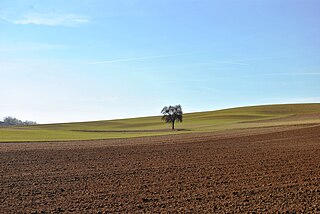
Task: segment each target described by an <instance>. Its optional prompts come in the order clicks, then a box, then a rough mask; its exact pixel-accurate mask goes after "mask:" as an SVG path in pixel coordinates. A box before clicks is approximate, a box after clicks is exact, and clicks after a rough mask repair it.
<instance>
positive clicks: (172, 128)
mask: <svg viewBox="0 0 320 214" xmlns="http://www.w3.org/2000/svg"><path fill="white" fill-rule="evenodd" d="M172 130H174V120H173V121H172Z"/></svg>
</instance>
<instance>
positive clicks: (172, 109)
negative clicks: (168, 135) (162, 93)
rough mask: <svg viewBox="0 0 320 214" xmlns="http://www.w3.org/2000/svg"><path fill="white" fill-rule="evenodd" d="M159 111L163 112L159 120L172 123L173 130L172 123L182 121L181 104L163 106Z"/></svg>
mask: <svg viewBox="0 0 320 214" xmlns="http://www.w3.org/2000/svg"><path fill="white" fill-rule="evenodd" d="M161 113H162V114H163V116H162V118H161V120H164V121H165V122H166V123H171V124H172V130H174V123H175V122H176V121H178V122H182V114H183V112H182V108H181V105H176V106H169V107H167V106H165V107H163V109H162V111H161Z"/></svg>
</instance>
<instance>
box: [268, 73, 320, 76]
mask: <svg viewBox="0 0 320 214" xmlns="http://www.w3.org/2000/svg"><path fill="white" fill-rule="evenodd" d="M318 75H320V72H306V73H304V72H300V73H294V72H292V73H289V72H288V73H269V74H262V76H318Z"/></svg>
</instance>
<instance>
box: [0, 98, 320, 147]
mask: <svg viewBox="0 0 320 214" xmlns="http://www.w3.org/2000/svg"><path fill="white" fill-rule="evenodd" d="M310 123H320V104H315V103H314V104H283V105H264V106H250V107H240V108H232V109H225V110H218V111H208V112H198V113H190V114H184V122H183V123H181V124H177V125H176V128H177V129H178V131H171V130H170V125H169V124H165V123H163V121H161V120H160V116H154V117H142V118H133V119H121V120H106V121H94V122H81V123H61V124H49V125H36V126H20V127H1V128H0V142H18V141H62V140H88V139H108V138H129V137H139V136H154V135H165V134H180V133H191V132H212V131H219V130H228V129H240V128H252V127H267V126H281V125H294V124H310Z"/></svg>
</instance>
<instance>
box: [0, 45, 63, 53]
mask: <svg viewBox="0 0 320 214" xmlns="http://www.w3.org/2000/svg"><path fill="white" fill-rule="evenodd" d="M67 48H68V47H67V46H64V45H57V44H44V43H27V44H25V43H15V44H5V43H0V53H1V52H29V51H30V52H32V51H52V50H65V49H67Z"/></svg>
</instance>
